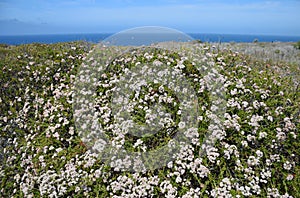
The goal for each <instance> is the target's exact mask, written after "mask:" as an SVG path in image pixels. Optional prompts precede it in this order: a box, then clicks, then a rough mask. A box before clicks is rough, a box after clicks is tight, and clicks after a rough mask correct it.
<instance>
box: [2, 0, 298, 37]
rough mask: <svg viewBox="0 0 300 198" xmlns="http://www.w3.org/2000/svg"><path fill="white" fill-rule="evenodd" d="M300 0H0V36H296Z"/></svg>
mask: <svg viewBox="0 0 300 198" xmlns="http://www.w3.org/2000/svg"><path fill="white" fill-rule="evenodd" d="M299 21H300V0H272V1H270V0H269V1H267V0H244V1H242V0H185V1H183V0H0V35H22V34H68V33H116V32H119V31H122V30H125V29H129V28H135V27H140V26H163V27H168V28H173V29H177V30H179V31H182V32H185V33H217V34H256V35H258V34H259V35H290V36H300V22H299Z"/></svg>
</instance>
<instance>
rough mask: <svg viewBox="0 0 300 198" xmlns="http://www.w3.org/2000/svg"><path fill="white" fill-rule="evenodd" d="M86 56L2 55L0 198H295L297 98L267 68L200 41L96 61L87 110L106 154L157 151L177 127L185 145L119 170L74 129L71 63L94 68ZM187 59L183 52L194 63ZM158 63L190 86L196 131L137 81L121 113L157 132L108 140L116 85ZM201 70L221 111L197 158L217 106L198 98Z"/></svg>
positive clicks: (162, 91)
mask: <svg viewBox="0 0 300 198" xmlns="http://www.w3.org/2000/svg"><path fill="white" fill-rule="evenodd" d="M91 47H93V46H90V44H88V43H83V42H75V43H60V44H53V45H44V44H30V45H20V46H4V47H2V50H1V55H0V57H1V62H0V67H1V70H0V72H1V73H0V83H1V94H0V116H1V117H0V129H1V131H0V133H1V139H0V143H1V145H0V149H1V153H0V158H1V162H2V164H1V167H0V168H1V169H0V179H1V186H0V193H1V195H2V196H4V197H40V196H45V197H186V198H187V197H257V196H259V197H266V196H267V197H299V196H300V194H299V192H300V189H299V183H300V164H299V163H300V159H299V156H300V143H299V142H300V141H299V140H300V137H299V128H300V122H299V120H300V109H299V107H300V97H299V95H300V90H299V86H297V85H296V86H294V85H295V83H294V82H293V80H294V79H290V78H288V77H284V76H283V75H281V74H282V73H279V72H277V70H274V69H272V67H273V66H271V67H262V65H263V64H266V63H264V62H263V61H260V60H255V61H254V59H253V58H252V59H249V57H248V56H245V55H243V54H242V53H236V52H233V51H230V50H218V49H217V48H216V47H214V46H212V45H209V44H203V43H197V44H189V45H188V47H189V48H187V46H185V45H182V46H181V50H180V52H178V53H175V52H168V51H163V50H152V51H151V50H150V51H143V50H141V51H137V52H135V53H136V54H135V56H132V54H126V53H125V54H123V56H122V57H119V58H118V59H116V60H114V61H112V62H110V63H108V65H107V66H108V68H109V69H108V70H106V73H105V74H104V75H103V76H102V78H101V79H99V82H100V83H99V84H98V86H97V98H96V99H97V103H96V106H95V109H96V111H97V112H98V116H99V117H98V118H99V123H101V125H102V126H103V127H104V128H105V129H106V133H107V135H108V136H109V137H110V138H111V141H112V142H115V145H116V148H118V145H120V147H122V146H123V147H125V148H126V149H127V150H129V151H135V152H145V151H147V150H151V149H157V148H160V147H162V146H163V145H166V144H168V143H169V142H171V141H172V138H173V137H174V133H176V130H177V129H184V130H183V133H185V134H186V135H187V136H189V137H190V144H186V145H183V146H182V147H180V150H179V151H178V152H177V153H175V154H174V156H173V160H172V161H169V162H168V163H167V164H166V165H165V166H163V167H160V168H157V169H154V170H147V169H141V170H139V171H137V172H134V171H126V170H124V167H126V161H118V160H115V161H112V163H111V164H106V163H103V162H102V160H101V158H99V156H98V155H97V154H96V153H94V152H92V151H91V149H89V147H90V145H89V144H88V143H87V142H85V141H82V139H81V137H80V135H79V134H78V133H79V132H78V130H77V128H76V126H75V121H76V120H75V119H74V117H73V116H74V115H73V106H72V105H73V103H74V98H73V97H72V96H73V94H74V85H75V77H76V74H77V73H78V71H79V69H80V67H81V66H82V64H84V63H90V64H92V63H93V62H94V60H92V59H91V60H89V59H88V60H87V57H89V56H88V54H89V53H91V51H90V50H91ZM190 49H191V50H190ZM188 53H194V54H193V58H194V59H189V55H188ZM129 55H130V56H129ZM132 57H134V58H132ZM162 63H163V64H166V65H169V66H170V67H173V68H175V69H177V70H178V72H179V73H181V74H182V75H185V76H186V78H187V79H189V81H190V82H191V83H192V86H193V88H194V90H195V93H196V96H195V97H196V99H197V101H198V103H197V108H198V110H197V113H198V114H197V122H198V124H197V128H196V129H194V128H189V126H188V125H186V123H184V122H182V120H181V117H182V111H181V109H180V105H179V102H178V101H177V99H178V98H177V96H176V94H175V91H174V90H172V89H170V88H169V87H166V86H162V85H161V84H160V83H159V82H158V83H155V82H153V83H150V82H146V83H145V84H143V85H142V86H141V88H140V90H136V91H135V92H132V93H131V95H128V100H130V101H131V102H132V103H133V104H134V105H133V106H132V108H129V109H127V110H128V113H129V114H130V115H131V117H132V119H133V121H134V122H136V123H139V124H140V126H141V127H142V126H144V125H145V124H148V125H149V126H150V128H151V123H153V122H154V121H155V120H156V121H157V122H158V123H160V126H161V129H162V130H161V131H159V132H158V133H155V134H153V133H150V134H149V135H144V136H141V137H140V136H138V135H137V136H134V135H130V134H128V133H126V132H124V131H121V130H118V129H119V128H118V127H116V125H115V124H114V123H115V122H114V121H115V120H114V119H115V117H114V115H113V114H112V113H111V111H110V106H109V103H110V102H111V101H112V100H113V96H114V95H113V94H112V92H111V90H112V89H114V88H115V87H116V85H115V83H116V82H118V78H119V76H121V74H124V73H126V72H129V71H128V70H129V69H133V68H134V67H135V66H136V65H138V64H155V65H157V66H159V65H160V64H162ZM285 64H286V65H288V63H285ZM211 67H213V68H215V69H216V70H217V71H218V73H219V74H220V79H221V82H222V83H223V87H222V88H223V89H224V91H225V93H226V95H225V99H226V104H225V106H226V112H224V115H223V120H222V128H221V129H218V131H214V132H215V133H214V135H215V138H216V140H215V142H214V144H213V145H207V146H206V147H205V148H203V145H205V144H204V141H205V137H206V134H207V133H208V131H209V130H211V129H210V127H211V125H210V123H215V122H214V120H213V116H212V114H213V113H212V112H214V109H215V108H217V107H216V106H215V105H214V104H213V102H212V100H211V97H212V96H211V95H210V93H209V92H210V88H209V87H210V83H211V80H210V79H209V76H210V75H214V74H216V73H214V70H212V69H211ZM126 68H127V69H128V70H127V69H126ZM177 70H176V71H177ZM207 73H208V75H206V76H208V77H205V74H207ZM297 75H298V76H299V73H298V74H297ZM182 91H184V90H182ZM191 97H192V96H191ZM176 101H177V102H176ZM155 104H161V106H162V107H161V106H155ZM150 107H153V108H150ZM83 124H84V123H83ZM153 127H154V126H153ZM137 132H138V131H137ZM202 150H205V154H204V155H203V154H202ZM149 161H150V162H151V159H149ZM150 162H149V163H150ZM128 163H129V162H128ZM129 164H130V163H129ZM120 165H122V166H120ZM129 166H130V165H129ZM137 166H138V165H137ZM137 168H140V167H137Z"/></svg>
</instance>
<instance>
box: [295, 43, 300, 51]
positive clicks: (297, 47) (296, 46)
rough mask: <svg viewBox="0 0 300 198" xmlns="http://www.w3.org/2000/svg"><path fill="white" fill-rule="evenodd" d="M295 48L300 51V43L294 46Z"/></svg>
mask: <svg viewBox="0 0 300 198" xmlns="http://www.w3.org/2000/svg"><path fill="white" fill-rule="evenodd" d="M294 47H295V48H296V49H299V50H300V41H298V42H297V43H295V44H294Z"/></svg>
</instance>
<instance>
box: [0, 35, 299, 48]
mask: <svg viewBox="0 0 300 198" xmlns="http://www.w3.org/2000/svg"><path fill="white" fill-rule="evenodd" d="M111 35H113V34H109V33H99V34H53V35H51V34H48V35H16V36H0V43H3V44H9V45H21V44H28V43H47V44H50V43H58V42H69V41H79V40H83V41H88V42H92V43H99V42H101V41H103V40H104V39H106V38H108V37H109V36H111ZM188 35H189V36H191V37H192V38H193V39H197V40H201V41H203V42H253V41H254V40H256V39H257V40H258V42H297V41H300V36H271V35H270V36H268V35H238V34H203V33H190V34H188Z"/></svg>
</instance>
